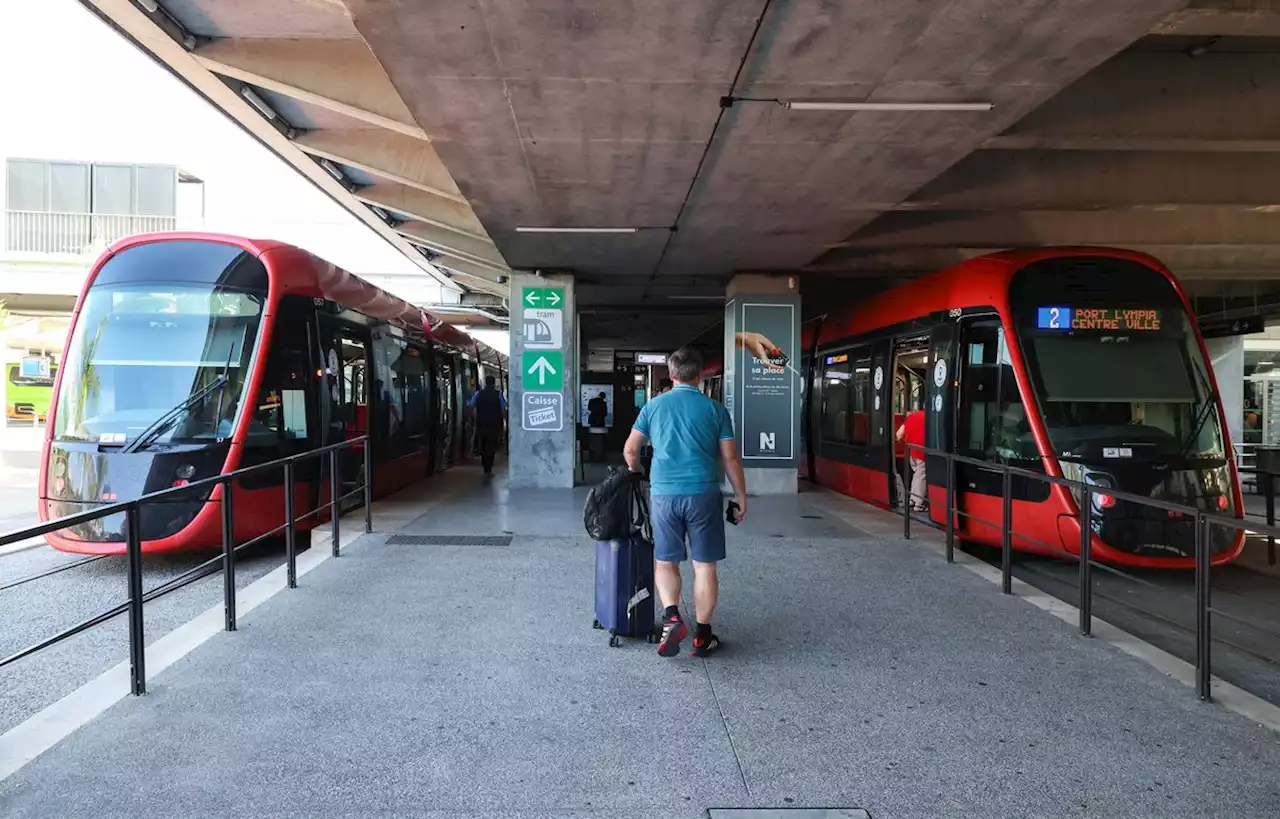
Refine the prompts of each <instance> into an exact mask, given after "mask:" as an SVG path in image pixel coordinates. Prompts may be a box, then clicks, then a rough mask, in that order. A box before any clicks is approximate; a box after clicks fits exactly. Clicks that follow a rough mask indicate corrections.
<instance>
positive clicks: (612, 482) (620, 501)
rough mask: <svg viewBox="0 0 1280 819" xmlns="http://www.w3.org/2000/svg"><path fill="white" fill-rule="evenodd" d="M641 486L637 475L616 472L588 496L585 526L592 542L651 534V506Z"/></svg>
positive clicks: (620, 471) (585, 506)
mask: <svg viewBox="0 0 1280 819" xmlns="http://www.w3.org/2000/svg"><path fill="white" fill-rule="evenodd" d="M640 482H641V478H640V476H639V475H637V474H635V473H634V472H631V471H630V470H627V469H618V468H614V469H612V470H610V472H609V477H607V478H605V479H604V482H602V483H601V484H599V485H598V486H594V487H592V489H591V491H590V492H589V493H587V502H586V504H585V505H584V506H583V507H582V524H583V526H585V527H586V529H587V534H588V535H590V536H591V538H592V540H621V539H622V538H626V537H629V536H631V535H632V534H634V533H635V532H637V531H640V530H647V528H648V522H649V515H648V503H647V502H646V500H645V497H644V490H643V489H642V488H641V486H640ZM646 536H647V532H646Z"/></svg>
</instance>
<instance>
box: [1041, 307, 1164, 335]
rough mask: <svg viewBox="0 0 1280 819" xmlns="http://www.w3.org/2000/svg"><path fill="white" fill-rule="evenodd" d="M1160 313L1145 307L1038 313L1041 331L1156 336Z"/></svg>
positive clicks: (1056, 309)
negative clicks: (1099, 332)
mask: <svg viewBox="0 0 1280 819" xmlns="http://www.w3.org/2000/svg"><path fill="white" fill-rule="evenodd" d="M1161 321H1162V317H1161V315H1160V311H1159V310H1157V309H1154V308H1146V307H1040V308H1038V309H1037V310H1036V329H1038V330H1062V331H1069V330H1116V331H1121V332H1156V331H1158V330H1160V327H1161Z"/></svg>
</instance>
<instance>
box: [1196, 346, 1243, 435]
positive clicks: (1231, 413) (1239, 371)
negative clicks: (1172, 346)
mask: <svg viewBox="0 0 1280 819" xmlns="http://www.w3.org/2000/svg"><path fill="white" fill-rule="evenodd" d="M1204 346H1205V349H1206V350H1208V351H1209V361H1210V363H1212V364H1213V377H1214V380H1216V381H1217V382H1218V393H1219V394H1220V395H1221V397H1222V409H1223V411H1224V412H1225V413H1226V415H1227V433H1228V434H1229V435H1230V436H1231V443H1233V444H1239V443H1241V442H1242V441H1244V336H1228V337H1227V338H1206V339H1205V340H1204Z"/></svg>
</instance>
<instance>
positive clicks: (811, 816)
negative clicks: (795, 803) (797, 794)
mask: <svg viewBox="0 0 1280 819" xmlns="http://www.w3.org/2000/svg"><path fill="white" fill-rule="evenodd" d="M707 815H708V816H709V817H710V819H871V814H870V813H867V812H866V811H865V810H863V809H861V808H711V809H710V810H708V811H707Z"/></svg>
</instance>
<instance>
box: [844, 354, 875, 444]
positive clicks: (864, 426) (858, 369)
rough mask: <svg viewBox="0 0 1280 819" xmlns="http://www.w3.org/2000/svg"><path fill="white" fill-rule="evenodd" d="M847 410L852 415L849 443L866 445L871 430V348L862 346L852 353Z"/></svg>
mask: <svg viewBox="0 0 1280 819" xmlns="http://www.w3.org/2000/svg"><path fill="white" fill-rule="evenodd" d="M850 385H851V389H850V391H849V411H850V413H851V414H852V417H853V429H852V434H851V435H850V436H849V441H850V443H854V444H858V445H860V446H866V445H867V443H868V441H869V440H870V434H871V433H870V431H871V412H870V409H871V350H870V349H868V348H863V349H861V350H858V351H857V352H856V353H855V354H854V362H853V378H851V379H850Z"/></svg>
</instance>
